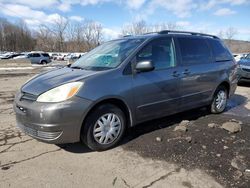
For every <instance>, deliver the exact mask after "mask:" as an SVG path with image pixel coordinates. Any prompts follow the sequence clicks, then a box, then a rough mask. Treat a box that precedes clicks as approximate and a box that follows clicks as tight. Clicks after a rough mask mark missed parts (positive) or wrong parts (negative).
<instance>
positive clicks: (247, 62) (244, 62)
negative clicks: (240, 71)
mask: <svg viewBox="0 0 250 188" xmlns="http://www.w3.org/2000/svg"><path fill="white" fill-rule="evenodd" d="M238 63H239V64H241V65H250V59H241V60H240V61H239V62H238Z"/></svg>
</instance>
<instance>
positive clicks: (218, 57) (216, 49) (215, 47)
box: [209, 39, 232, 62]
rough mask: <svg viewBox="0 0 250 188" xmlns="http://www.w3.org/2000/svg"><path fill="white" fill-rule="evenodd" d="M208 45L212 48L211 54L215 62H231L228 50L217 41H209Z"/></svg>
mask: <svg viewBox="0 0 250 188" xmlns="http://www.w3.org/2000/svg"><path fill="white" fill-rule="evenodd" d="M209 44H210V46H211V48H212V51H213V54H214V56H215V61H217V62H220V61H230V60H232V55H231V54H230V52H229V51H228V49H227V48H226V47H225V46H224V44H223V43H221V42H220V41H219V40H212V39H210V40H209Z"/></svg>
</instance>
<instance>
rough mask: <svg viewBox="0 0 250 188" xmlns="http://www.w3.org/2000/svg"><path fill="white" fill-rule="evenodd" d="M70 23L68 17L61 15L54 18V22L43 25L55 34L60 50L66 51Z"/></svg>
mask: <svg viewBox="0 0 250 188" xmlns="http://www.w3.org/2000/svg"><path fill="white" fill-rule="evenodd" d="M68 23H69V20H68V19H67V18H64V17H62V16H59V17H57V18H55V19H54V22H53V23H52V24H49V25H42V26H43V27H46V28H47V30H48V31H49V32H51V33H52V35H54V37H55V39H56V46H57V49H58V51H62V52H63V51H65V46H64V44H65V36H66V29H67V26H68Z"/></svg>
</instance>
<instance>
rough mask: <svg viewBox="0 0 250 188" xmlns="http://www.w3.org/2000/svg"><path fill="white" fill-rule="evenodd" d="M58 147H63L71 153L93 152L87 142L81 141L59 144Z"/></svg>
mask: <svg viewBox="0 0 250 188" xmlns="http://www.w3.org/2000/svg"><path fill="white" fill-rule="evenodd" d="M57 146H58V147H60V148H61V149H63V150H65V151H67V152H71V153H81V154H82V153H90V152H93V151H92V150H91V149H89V148H88V147H87V146H86V145H85V144H83V143H81V142H77V143H71V144H58V145H57Z"/></svg>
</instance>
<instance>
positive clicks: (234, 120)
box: [229, 119, 238, 122]
mask: <svg viewBox="0 0 250 188" xmlns="http://www.w3.org/2000/svg"><path fill="white" fill-rule="evenodd" d="M229 121H231V122H238V121H237V120H236V119H231V120H229Z"/></svg>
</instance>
